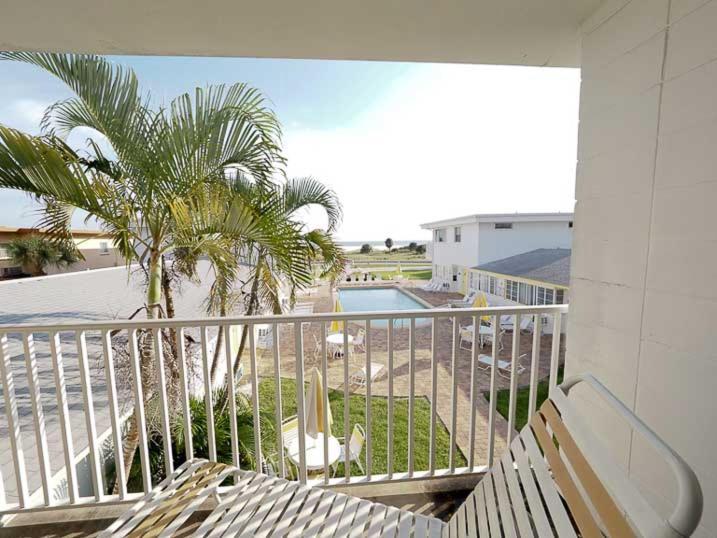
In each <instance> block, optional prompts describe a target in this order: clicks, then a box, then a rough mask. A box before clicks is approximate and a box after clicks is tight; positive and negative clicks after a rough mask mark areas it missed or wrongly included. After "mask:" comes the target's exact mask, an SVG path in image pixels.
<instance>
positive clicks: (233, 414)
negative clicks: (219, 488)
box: [217, 325, 241, 482]
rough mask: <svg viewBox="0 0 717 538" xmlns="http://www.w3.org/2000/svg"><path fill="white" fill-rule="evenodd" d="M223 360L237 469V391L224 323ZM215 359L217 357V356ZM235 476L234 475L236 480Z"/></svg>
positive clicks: (229, 335)
mask: <svg viewBox="0 0 717 538" xmlns="http://www.w3.org/2000/svg"><path fill="white" fill-rule="evenodd" d="M222 330H223V331H224V361H225V363H226V369H227V373H226V376H227V402H228V404H229V429H230V435H231V440H230V442H231V445H232V463H233V464H234V467H236V468H237V469H239V468H240V467H241V461H240V458H239V429H238V427H237V396H236V394H237V391H236V379H235V378H234V357H233V356H232V330H231V325H224V326H223V327H222ZM217 360H219V358H218V357H217ZM237 478H238V477H237V476H234V480H235V482H236V480H237Z"/></svg>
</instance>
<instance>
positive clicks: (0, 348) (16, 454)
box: [0, 333, 30, 508]
mask: <svg viewBox="0 0 717 538" xmlns="http://www.w3.org/2000/svg"><path fill="white" fill-rule="evenodd" d="M0 374H2V381H3V391H2V392H3V398H4V399H5V418H6V419H7V428H8V433H9V437H10V450H12V463H13V467H14V470H15V484H16V486H17V496H18V504H19V506H20V508H26V507H27V505H28V501H29V500H30V495H29V493H28V490H27V473H26V470H25V454H24V452H23V449H22V436H21V433H20V420H19V418H18V413H17V400H16V399H15V384H14V382H13V378H12V363H11V362H10V348H9V345H8V340H7V334H6V333H3V334H1V335H0Z"/></svg>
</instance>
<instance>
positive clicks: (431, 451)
mask: <svg viewBox="0 0 717 538" xmlns="http://www.w3.org/2000/svg"><path fill="white" fill-rule="evenodd" d="M436 321H437V318H436V317H432V318H431V424H430V441H429V446H428V472H429V473H430V474H431V475H433V474H434V473H435V471H436V421H437V417H438V409H437V407H436V405H437V400H438V361H437V360H436Z"/></svg>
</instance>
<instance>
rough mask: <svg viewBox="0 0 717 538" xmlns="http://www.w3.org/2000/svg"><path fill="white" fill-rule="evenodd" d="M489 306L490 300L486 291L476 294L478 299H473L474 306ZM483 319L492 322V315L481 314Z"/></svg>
mask: <svg viewBox="0 0 717 538" xmlns="http://www.w3.org/2000/svg"><path fill="white" fill-rule="evenodd" d="M487 306H488V300H487V299H486V298H485V293H479V294H478V295H477V296H476V300H475V301H473V308H486V307H487ZM480 319H481V320H483V321H485V322H486V323H490V316H481V318H480Z"/></svg>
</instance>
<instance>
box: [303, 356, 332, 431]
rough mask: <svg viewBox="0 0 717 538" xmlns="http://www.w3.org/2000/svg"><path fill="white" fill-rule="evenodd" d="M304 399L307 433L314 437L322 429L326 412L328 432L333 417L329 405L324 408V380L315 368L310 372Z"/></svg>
mask: <svg viewBox="0 0 717 538" xmlns="http://www.w3.org/2000/svg"><path fill="white" fill-rule="evenodd" d="M306 401H307V402H308V403H307V407H306V433H307V435H310V436H311V437H313V438H316V436H317V435H318V433H319V432H323V431H324V413H326V423H327V424H328V427H329V432H330V431H331V424H333V422H334V419H333V417H332V416H331V406H327V407H326V408H324V381H323V379H322V378H321V374H320V373H319V371H318V370H317V369H316V368H314V369H313V370H312V372H311V383H310V384H309V393H308V394H307V396H306Z"/></svg>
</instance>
